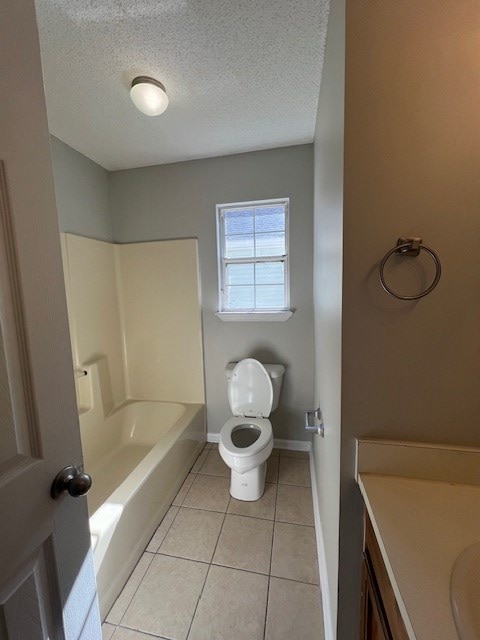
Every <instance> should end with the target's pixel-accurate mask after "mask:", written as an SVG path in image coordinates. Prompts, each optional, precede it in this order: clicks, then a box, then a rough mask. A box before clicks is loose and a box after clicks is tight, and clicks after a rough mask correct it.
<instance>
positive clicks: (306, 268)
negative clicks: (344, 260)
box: [109, 145, 313, 440]
mask: <svg viewBox="0 0 480 640" xmlns="http://www.w3.org/2000/svg"><path fill="white" fill-rule="evenodd" d="M312 161H313V146H312V145H301V146H294V147H285V148H281V149H272V150H268V151H258V152H253V153H246V154H238V155H232V156H224V157H218V158H209V159H204V160H195V161H191V162H181V163H176V164H170V165H159V166H154V167H145V168H141V169H132V170H126V171H115V172H112V173H110V174H109V181H110V197H111V201H110V205H111V212H112V216H113V222H114V238H115V241H116V242H135V241H142V240H144V241H145V240H160V239H169V238H186V237H196V238H198V242H199V257H200V273H201V287H202V307H203V331H204V347H205V351H204V353H205V384H206V402H207V420H208V429H209V431H210V432H211V433H218V432H219V431H220V429H221V427H222V426H223V424H224V422H225V420H226V419H227V418H228V417H229V416H230V415H231V413H230V408H229V406H228V401H227V395H226V379H225V375H224V369H225V365H226V364H227V362H229V361H236V360H239V359H241V358H245V357H248V356H251V357H256V358H258V359H259V360H261V361H263V362H280V363H283V364H285V365H286V367H287V371H286V375H285V379H284V387H283V391H282V397H281V402H280V406H279V408H278V409H277V411H276V412H275V413H274V414H273V415H272V425H273V430H274V435H275V437H277V438H290V439H294V440H300V439H307V437H308V436H306V434H305V432H304V429H303V426H302V422H303V411H304V410H305V409H307V408H309V407H310V406H311V404H312V400H313V309H312V244H313V243H312V234H313V162H312ZM285 196H286V197H289V198H290V251H291V262H290V266H291V303H292V307H293V308H295V310H296V311H295V313H294V314H293V316H292V317H291V318H290V319H289V320H288V321H287V322H255V323H253V322H235V323H227V322H222V321H221V320H219V319H218V318H217V317H215V312H216V311H217V310H218V307H217V249H216V222H215V205H216V204H219V203H226V202H242V201H247V200H263V199H267V198H279V197H285ZM185 375H188V371H186V372H185Z"/></svg>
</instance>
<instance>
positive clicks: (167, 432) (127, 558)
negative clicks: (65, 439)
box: [82, 401, 205, 619]
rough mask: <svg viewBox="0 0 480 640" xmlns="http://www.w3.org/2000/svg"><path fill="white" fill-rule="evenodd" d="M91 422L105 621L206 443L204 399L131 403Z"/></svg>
mask: <svg viewBox="0 0 480 640" xmlns="http://www.w3.org/2000/svg"><path fill="white" fill-rule="evenodd" d="M92 427H93V424H91V425H89V428H88V431H89V432H90V433H89V434H88V436H87V434H85V436H87V437H85V438H83V437H82V441H83V453H84V461H85V469H87V470H88V472H89V473H90V475H91V476H92V479H93V484H92V488H91V490H90V492H89V494H88V507H89V513H90V530H91V534H92V546H93V554H94V560H95V570H96V576H97V584H98V594H99V599H100V609H101V614H102V619H104V618H105V616H106V614H107V613H108V611H109V609H110V607H111V606H112V604H113V602H114V601H115V599H116V598H117V596H118V595H119V593H120V591H121V590H122V588H123V586H124V584H125V582H126V580H127V578H128V576H129V575H130V573H131V572H132V570H133V568H134V566H135V564H136V563H137V562H138V559H139V558H140V555H141V554H142V552H143V550H144V548H145V546H146V545H147V543H148V541H149V540H150V538H151V536H152V535H153V533H154V531H155V529H156V527H157V526H158V524H159V523H160V521H161V519H162V518H163V516H164V515H165V513H166V511H167V509H168V508H169V506H170V504H171V502H172V500H173V498H174V497H175V494H176V493H177V491H178V489H179V488H180V486H181V484H182V482H183V480H184V479H185V477H186V475H187V473H188V471H189V469H190V468H191V466H192V464H193V462H194V461H195V458H196V457H197V455H198V453H199V451H200V449H201V447H202V446H203V443H204V441H205V411H204V405H203V404H178V403H173V402H150V401H148V402H147V401H128V402H126V403H124V404H123V405H122V406H120V407H119V408H117V409H115V410H114V411H113V412H112V413H111V414H110V415H108V416H107V418H106V419H105V420H104V421H103V422H102V423H101V424H98V423H97V425H96V426H95V429H94V431H95V432H94V433H93V432H92V431H93V428H92ZM82 435H83V434H82Z"/></svg>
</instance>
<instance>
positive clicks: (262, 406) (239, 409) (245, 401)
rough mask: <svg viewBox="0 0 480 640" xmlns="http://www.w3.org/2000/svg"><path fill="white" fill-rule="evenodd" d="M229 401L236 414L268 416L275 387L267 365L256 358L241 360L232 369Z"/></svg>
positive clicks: (255, 416)
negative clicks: (266, 367)
mask: <svg viewBox="0 0 480 640" xmlns="http://www.w3.org/2000/svg"><path fill="white" fill-rule="evenodd" d="M228 401H229V403H230V409H231V410H232V413H233V415H234V416H245V417H248V416H250V417H254V418H267V417H268V416H269V415H270V411H271V409H272V402H273V387H272V381H271V380H270V376H269V375H268V373H267V370H266V369H265V367H264V366H263V365H262V364H261V363H260V362H258V360H254V359H253V358H246V359H245V360H241V361H240V362H239V363H238V364H237V365H236V366H235V368H234V370H233V371H232V376H231V378H230V382H229V385H228Z"/></svg>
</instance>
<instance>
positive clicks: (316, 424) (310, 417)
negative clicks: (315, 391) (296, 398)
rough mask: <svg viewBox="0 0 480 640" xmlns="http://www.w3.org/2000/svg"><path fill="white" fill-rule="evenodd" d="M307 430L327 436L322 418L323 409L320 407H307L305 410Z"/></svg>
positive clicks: (305, 426)
mask: <svg viewBox="0 0 480 640" xmlns="http://www.w3.org/2000/svg"><path fill="white" fill-rule="evenodd" d="M304 428H305V431H311V432H313V433H316V434H318V435H319V436H322V438H324V437H325V424H324V422H323V418H322V411H321V409H320V407H318V408H317V409H307V411H305V423H304Z"/></svg>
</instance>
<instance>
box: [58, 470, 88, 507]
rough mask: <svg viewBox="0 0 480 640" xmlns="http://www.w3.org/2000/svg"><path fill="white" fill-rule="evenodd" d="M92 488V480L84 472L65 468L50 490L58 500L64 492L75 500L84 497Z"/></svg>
mask: <svg viewBox="0 0 480 640" xmlns="http://www.w3.org/2000/svg"><path fill="white" fill-rule="evenodd" d="M91 486H92V478H91V476H89V475H88V473H85V472H84V471H79V470H78V469H76V468H75V467H71V466H70V467H65V469H62V470H61V471H60V472H59V473H57V475H56V476H55V480H54V481H53V482H52V487H51V489H50V495H51V496H52V498H53V499H54V500H57V498H59V497H60V496H61V495H62V493H63V492H64V491H68V493H69V494H70V495H71V496H72V497H73V498H78V496H84V495H85V494H86V493H87V492H88V490H89V489H90V487H91Z"/></svg>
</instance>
